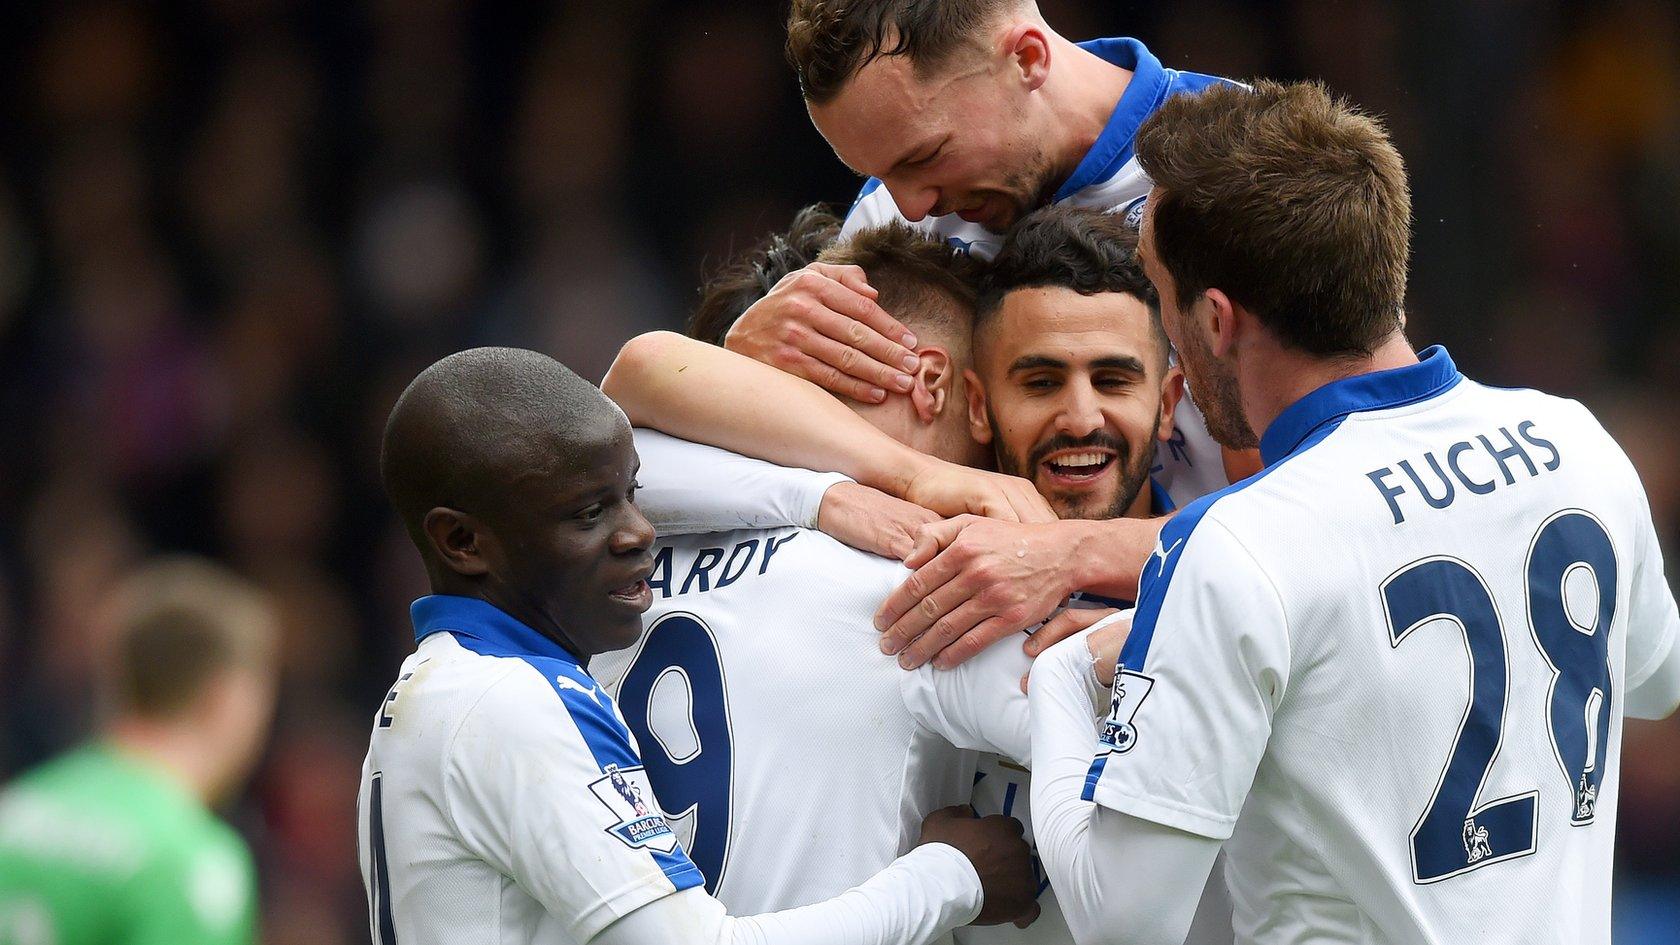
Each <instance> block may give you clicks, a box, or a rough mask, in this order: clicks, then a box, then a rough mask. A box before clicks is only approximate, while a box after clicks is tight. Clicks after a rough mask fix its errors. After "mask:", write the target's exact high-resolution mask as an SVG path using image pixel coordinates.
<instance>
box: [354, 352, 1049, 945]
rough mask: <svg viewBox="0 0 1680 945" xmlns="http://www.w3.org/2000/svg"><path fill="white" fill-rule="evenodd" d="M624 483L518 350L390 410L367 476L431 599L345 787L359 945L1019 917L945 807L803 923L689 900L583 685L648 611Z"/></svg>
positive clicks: (582, 394) (492, 357)
mask: <svg viewBox="0 0 1680 945" xmlns="http://www.w3.org/2000/svg"><path fill="white" fill-rule="evenodd" d="M636 467H637V459H636V452H635V448H634V446H633V444H632V440H631V434H630V427H629V424H628V422H627V421H626V420H625V419H624V415H623V414H622V413H621V412H620V411H618V410H617V408H616V407H614V406H613V404H612V402H611V401H609V400H607V399H606V397H604V396H603V395H602V394H601V393H600V391H598V390H596V389H595V388H594V387H593V386H591V385H590V384H588V383H587V382H585V381H583V380H582V379H580V378H579V377H577V375H575V374H573V373H572V372H570V371H568V370H567V369H566V368H564V367H563V366H561V365H560V364H559V363H558V362H556V361H554V360H552V359H550V358H547V357H545V356H543V355H540V354H536V353H534V352H530V351H521V350H515V349H507V348H478V349H474V350H471V351H465V352H461V353H459V354H456V355H452V356H450V357H448V358H445V359H443V360H442V361H439V362H438V363H436V364H434V365H432V366H431V367H430V368H428V369H426V370H425V371H424V372H422V373H421V374H420V376H419V377H418V378H416V379H415V380H414V382H413V383H412V384H410V385H409V387H408V389H407V390H406V391H404V392H403V394H402V396H401V397H400V398H399V399H398V401H397V405H396V407H395V408H394V409H393V411H392V413H391V417H390V420H389V421H388V423H387V425H386V429H385V436H384V443H383V450H382V456H381V472H382V475H383V478H384V482H385V488H386V492H387V494H388V495H389V496H390V499H391V502H392V504H393V505H394V506H395V507H396V509H397V511H398V513H399V514H400V515H401V516H402V519H403V523H404V525H405V526H406V527H407V529H408V532H409V535H410V537H411V538H412V539H413V540H414V543H415V546H416V548H417V549H418V550H419V552H420V556H421V558H422V560H423V561H424V562H425V566H426V573H427V577H428V579H429V580H430V583H431V587H432V591H433V593H432V595H431V596H428V597H424V598H421V599H420V600H418V601H416V602H415V604H414V608H413V616H414V628H415V638H416V641H417V644H418V645H417V648H416V651H415V653H414V654H413V655H411V656H410V657H409V658H408V659H407V660H406V661H404V663H403V666H402V669H401V671H400V673H399V675H398V678H397V682H396V684H395V685H394V686H392V688H391V691H390V693H389V694H388V695H387V696H386V699H385V702H384V704H383V705H382V706H381V708H380V711H379V712H378V714H377V715H376V717H375V719H374V725H373V737H372V741H371V744H370V746H369V748H368V756H367V760H366V762H365V763H364V765H363V770H362V784H361V791H360V794H359V797H358V805H359V809H360V812H361V816H360V829H359V833H360V849H361V857H360V859H361V867H362V876H363V880H364V883H365V886H366V889H367V893H368V899H369V907H370V918H371V922H372V933H373V941H374V943H375V945H394V943H396V942H398V941H401V942H403V943H428V942H437V943H442V942H461V941H486V940H489V941H518V942H532V943H557V945H562V943H563V945H581V943H585V942H600V943H603V945H632V943H635V945H647V943H661V942H685V943H695V942H699V943H749V942H750V943H763V945H775V943H793V942H799V943H808V945H812V943H814V945H851V943H881V945H885V943H889V942H892V943H900V942H914V943H925V942H930V941H932V940H933V939H935V938H937V937H939V936H941V935H943V934H945V933H946V932H948V931H950V930H951V929H952V928H954V927H956V926H958V925H962V924H964V923H967V922H969V921H971V920H973V921H978V922H983V923H985V922H1002V921H1013V920H1015V919H1017V918H1020V917H1023V916H1024V915H1026V914H1027V913H1028V910H1030V908H1031V907H1032V903H1033V894H1034V892H1035V891H1036V890H1035V884H1034V882H1033V879H1032V876H1031V872H1030V868H1029V866H1028V854H1027V848H1026V845H1025V843H1024V842H1023V841H1022V840H1021V838H1020V831H1019V827H1018V826H1017V825H1015V824H1014V823H1013V822H1010V821H1008V820H1007V819H1005V818H999V817H994V818H983V819H977V818H973V817H972V816H970V815H969V814H967V813H966V812H959V810H958V809H955V808H948V809H946V810H943V811H938V812H935V813H934V814H932V815H930V816H929V817H928V818H927V820H926V821H925V822H924V824H923V831H922V836H921V841H920V844H919V845H918V846H917V847H916V848H915V849H912V850H911V851H910V852H909V853H907V854H906V855H905V856H903V857H900V858H899V859H897V860H895V861H894V862H893V863H892V864H891V865H889V866H888V867H887V868H886V869H884V870H882V871H881V872H880V873H878V874H876V875H875V876H873V877H871V878H870V879H868V880H867V881H865V882H864V883H862V884H861V885H859V886H857V887H854V888H853V889H851V890H848V891H847V892H845V893H843V894H842V895H840V896H838V897H836V898H834V899H831V900H828V901H826V902H823V903H819V904H816V905H811V906H804V907H801V908H798V909H790V910H787V911H784V912H778V913H774V914H771V915H762V916H756V917H751V918H743V919H737V918H731V917H729V916H727V915H725V913H724V907H723V906H722V904H720V903H719V902H717V901H716V900H714V899H712V898H710V897H709V896H707V895H706V894H705V892H704V890H702V889H701V888H699V887H700V885H701V883H702V877H701V874H700V872H699V870H698V869H696V868H695V866H694V864H693V863H692V862H691V861H690V860H689V858H688V855H687V853H686V852H685V851H684V850H683V848H682V847H681V846H680V845H679V844H678V842H677V838H676V836H675V834H674V833H673V832H672V830H671V828H670V826H669V825H668V824H667V822H666V819H665V815H664V812H663V810H662V809H661V807H660V804H659V801H658V799H657V798H656V797H655V796H654V793H653V790H652V788H651V786H650V785H649V783H648V780H647V775H646V773H645V771H644V770H643V768H642V764H641V759H640V757H639V754H638V748H637V745H636V741H635V739H634V737H633V736H632V735H631V734H630V732H629V730H628V729H627V728H626V727H625V725H624V722H623V719H622V717H621V716H620V714H619V712H618V709H617V707H616V706H615V705H614V704H613V701H612V700H611V699H610V698H609V697H608V696H607V694H606V693H605V692H604V691H602V690H601V688H600V687H599V686H598V685H597V684H596V682H595V680H594V678H593V677H591V676H590V674H589V671H588V661H589V658H590V657H591V656H593V655H595V654H597V653H602V652H606V651H610V650H615V649H619V648H622V647H625V646H628V645H629V644H630V643H631V642H633V641H634V640H635V639H636V637H637V635H638V633H639V632H640V629H641V615H642V613H643V612H644V611H646V610H647V608H648V606H649V604H650V602H651V591H650V588H649V586H648V583H647V578H648V576H649V574H650V573H651V570H652V558H651V557H650V555H649V548H650V546H651V544H652V541H653V531H652V529H651V528H650V527H649V525H648V523H647V520H646V519H644V518H643V517H642V515H641V513H640V512H638V511H637V509H636V506H635V503H634V493H635V474H636Z"/></svg>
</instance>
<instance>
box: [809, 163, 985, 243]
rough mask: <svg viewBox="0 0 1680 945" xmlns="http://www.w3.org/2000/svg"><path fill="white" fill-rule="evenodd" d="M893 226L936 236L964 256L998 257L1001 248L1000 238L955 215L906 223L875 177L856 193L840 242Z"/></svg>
mask: <svg viewBox="0 0 1680 945" xmlns="http://www.w3.org/2000/svg"><path fill="white" fill-rule="evenodd" d="M894 222H897V223H902V224H904V225H905V226H908V227H910V228H912V229H915V230H920V231H921V232H923V233H927V234H928V235H930V236H936V237H938V238H939V239H941V240H944V241H945V242H946V243H947V244H949V245H951V246H953V247H955V248H957V249H959V250H962V251H963V252H965V253H971V254H974V255H977V256H979V257H981V258H983V259H990V258H991V257H993V256H995V255H997V251H998V249H999V248H1000V247H1001V246H1002V245H1003V237H1002V236H1000V235H999V234H997V233H993V232H992V231H990V230H988V229H986V228H985V227H983V226H981V225H980V224H978V223H969V222H968V221H967V220H964V219H963V218H962V217H959V216H957V215H956V214H954V213H947V214H945V215H944V216H938V217H935V216H926V217H923V218H921V219H920V220H916V221H914V222H912V221H910V220H906V219H905V218H904V215H903V214H901V213H899V212H898V204H896V203H894V202H893V199H892V194H891V193H889V192H888V191H887V188H886V187H884V186H882V185H881V181H880V180H879V179H878V178H874V177H871V178H870V179H869V180H867V181H865V182H864V184H863V187H862V188H861V189H860V190H859V191H858V196H857V199H856V200H855V201H853V202H852V208H851V209H850V210H849V211H847V213H846V220H845V222H844V224H843V225H842V226H841V228H840V238H841V239H846V238H848V237H851V236H852V235H853V234H856V233H857V232H859V231H860V230H868V229H872V228H874V227H878V226H886V225H887V224H889V223H894Z"/></svg>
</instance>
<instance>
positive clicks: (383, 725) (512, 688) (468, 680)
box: [375, 631, 615, 752]
mask: <svg viewBox="0 0 1680 945" xmlns="http://www.w3.org/2000/svg"><path fill="white" fill-rule="evenodd" d="M472 644H473V641H472V640H471V639H470V638H468V639H458V638H456V637H455V635H454V634H452V633H449V632H447V631H444V632H439V633H433V634H429V635H428V636H427V637H426V638H425V639H423V640H422V641H421V642H420V646H419V648H418V649H417V650H416V652H415V653H414V655H413V656H411V657H409V659H408V661H407V662H405V663H404V664H403V672H402V673H401V674H400V675H399V677H398V679H397V682H396V685H395V686H394V687H393V688H392V692H391V695H390V696H388V697H387V700H388V701H387V703H386V705H385V706H384V707H383V708H382V711H381V714H380V717H379V719H378V720H377V721H376V722H375V734H376V735H378V734H380V733H381V732H385V733H389V734H391V735H395V736H398V737H401V736H405V735H406V736H409V737H410V738H413V739H414V740H416V741H418V742H430V743H432V745H433V748H434V749H435V750H441V751H444V752H450V751H452V750H453V748H454V746H455V745H456V744H457V743H458V742H459V741H460V740H461V738H462V737H463V735H465V736H466V737H467V738H469V739H470V738H474V737H477V735H478V734H485V735H492V736H494V739H495V740H496V741H497V742H498V743H499V744H501V745H502V746H504V747H506V746H518V745H522V744H532V745H535V744H548V743H549V742H550V741H551V740H552V739H553V738H554V737H555V736H557V735H559V734H562V733H564V732H565V731H566V730H567V729H575V730H578V731H579V732H580V733H584V734H585V739H586V740H587V739H588V737H589V735H590V734H598V735H601V736H602V737H607V736H610V735H612V734H613V732H614V730H615V725H614V712H613V709H612V702H611V700H610V699H608V698H607V695H606V693H605V692H604V691H603V690H602V689H601V687H600V686H599V685H598V684H597V683H596V681H595V680H594V679H593V678H592V677H591V676H590V675H589V673H588V672H587V671H586V670H584V669H583V667H582V666H580V665H578V664H577V663H576V662H574V661H572V660H569V659H562V658H557V657H552V656H545V655H541V654H529V653H503V652H481V651H480V650H479V649H475V648H474V646H473V645H472ZM387 720H389V721H387Z"/></svg>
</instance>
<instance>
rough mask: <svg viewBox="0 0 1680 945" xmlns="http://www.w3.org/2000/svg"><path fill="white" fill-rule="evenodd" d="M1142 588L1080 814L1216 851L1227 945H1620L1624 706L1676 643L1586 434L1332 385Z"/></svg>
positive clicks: (1411, 390) (1570, 418) (1428, 364)
mask: <svg viewBox="0 0 1680 945" xmlns="http://www.w3.org/2000/svg"><path fill="white" fill-rule="evenodd" d="M1261 452H1262V454H1263V456H1264V457H1265V459H1266V464H1267V468H1266V470H1265V472H1264V473H1262V474H1261V475H1259V476H1256V477H1253V478H1250V479H1248V480H1245V481H1244V482H1243V483H1241V484H1239V485H1236V486H1233V487H1231V488H1230V489H1228V490H1226V491H1224V492H1221V493H1217V494H1215V495H1212V496H1208V497H1206V498H1204V499H1202V500H1200V501H1198V502H1196V503H1193V504H1191V505H1190V506H1188V507H1186V508H1185V509H1183V510H1181V511H1180V512H1179V514H1178V515H1177V516H1176V517H1175V518H1174V519H1173V520H1172V521H1171V522H1169V523H1168V524H1167V526H1166V528H1165V530H1164V531H1163V533H1162V535H1161V539H1160V541H1161V544H1160V545H1159V546H1158V547H1157V549H1156V553H1155V555H1154V556H1153V557H1151V558H1150V560H1149V562H1148V564H1147V565H1146V567H1145V570H1144V576H1143V586H1142V591H1141V600H1140V602H1139V605H1138V611H1137V616H1136V619H1135V622H1134V624H1133V628H1132V631H1131V636H1130V637H1129V639H1128V641H1127V643H1126V647H1125V649H1124V651H1123V652H1122V653H1121V656H1120V664H1121V670H1120V672H1119V673H1118V674H1117V677H1116V681H1115V687H1114V691H1113V700H1112V707H1111V711H1110V714H1109V717H1108V719H1107V721H1106V723H1105V724H1104V725H1103V727H1102V735H1101V739H1100V741H1099V746H1098V751H1099V754H1098V756H1097V758H1096V760H1095V762H1094V763H1093V765H1092V769H1091V773H1090V776H1089V779H1088V781H1087V786H1086V797H1087V798H1089V799H1094V800H1095V801H1096V802H1097V803H1099V804H1101V805H1103V806H1106V807H1110V808H1113V809H1115V810H1119V811H1123V812H1125V813H1127V814H1130V815H1132V816H1136V817H1142V818H1147V819H1149V820H1152V821H1156V822H1158V823H1162V824H1166V825H1169V826H1173V827H1177V828H1179V829H1182V830H1186V831H1190V832H1192V833H1196V834H1200V835H1203V836H1207V837H1213V838H1220V839H1223V838H1227V837H1228V838H1229V840H1228V841H1227V843H1226V844H1225V852H1226V854H1227V855H1228V857H1229V863H1230V868H1229V870H1228V872H1227V877H1228V880H1229V883H1230V887H1231V893H1232V897H1233V900H1234V902H1235V918H1234V921H1235V926H1236V931H1237V936H1238V939H1239V940H1240V941H1245V942H1297V941H1307V940H1311V941H1314V942H1338V943H1341V942H1345V943H1443V945H1446V943H1464V942H1477V943H1513V945H1515V943H1524V945H1528V943H1548V942H1549V943H1558V945H1564V943H1569V945H1581V943H1608V942H1609V940H1610V888H1611V863H1612V844H1613V839H1614V836H1615V828H1616V824H1615V820H1616V797H1617V785H1618V777H1617V773H1618V769H1619V762H1620V754H1621V732H1622V717H1623V705H1624V699H1625V698H1626V694H1627V693H1628V692H1630V691H1632V690H1634V689H1635V688H1637V687H1638V686H1639V685H1640V684H1641V683H1642V682H1644V681H1645V680H1646V679H1647V678H1649V677H1650V676H1651V675H1652V673H1653V672H1654V671H1655V669H1656V667H1657V666H1658V665H1659V664H1660V663H1661V662H1662V660H1663V659H1664V658H1665V657H1666V656H1667V655H1668V653H1669V650H1670V648H1671V647H1672V646H1673V645H1674V639H1675V635H1676V630H1677V626H1680V617H1677V616H1676V610H1675V603H1674V598H1673V596H1672V594H1671V592H1670V590H1669V587H1668V585H1667V584H1666V582H1665V580H1664V577H1663V573H1662V558H1661V552H1660V551H1659V549H1658V547H1657V541H1656V536H1655V534H1654V531H1653V527H1652V524H1651V515H1650V510H1649V507H1648V505H1647V502H1646V499H1645V494H1644V491H1643V489H1642V487H1641V485H1640V482H1639V479H1638V476H1637V475H1636V473H1635V472H1634V470H1633V467H1632V466H1631V464H1630V463H1629V462H1628V460H1627V458H1626V457H1625V456H1624V455H1623V453H1622V451H1621V450H1620V448H1618V447H1617V445H1616V443H1615V442H1614V441H1613V440H1612V439H1611V438H1610V436H1609V435H1608V434H1606V433H1605V432H1604V430H1603V429H1602V428H1601V427H1600V426H1599V424H1598V423H1597V421H1595V420H1594V419H1593V417H1592V416H1591V414H1589V413H1588V412H1587V411H1586V409H1585V408H1583V407H1581V406H1580V405H1579V404H1577V403H1574V402H1572V401H1567V400H1562V399H1559V398H1555V397H1550V396H1547V395H1544V394H1540V393H1536V392H1533V391H1520V390H1501V389H1496V388H1490V387H1485V386H1482V385H1480V384H1476V383H1474V382H1471V381H1468V380H1466V379H1465V378H1464V377H1463V376H1462V375H1460V374H1459V373H1458V371H1457V369H1456V368H1455V367H1454V365H1453V363H1452V360H1451V359H1450V358H1449V357H1448V355H1447V353H1446V352H1445V351H1444V350H1442V349H1439V348H1432V349H1430V350H1428V351H1425V352H1423V354H1422V360H1421V362H1420V363H1419V364H1417V365H1413V366H1408V367H1404V368H1400V369H1397V370H1391V371H1384V372H1379V373H1375V374H1368V375H1364V376H1359V377H1354V378H1350V379H1347V380H1343V381H1339V382H1336V383H1332V384H1329V385H1327V386H1325V387H1323V388H1321V389H1319V390H1318V391H1316V392H1314V393H1312V394H1310V395H1308V396H1307V397H1305V398H1303V399H1302V400H1301V401H1299V402H1297V403H1296V404H1294V405H1293V406H1291V407H1290V408H1288V409H1287V410H1285V411H1284V413H1283V414H1282V415H1281V416H1280V417H1279V418H1278V419H1277V420H1276V422H1274V423H1273V424H1272V425H1271V426H1270V428H1268V429H1267V431H1266V433H1265V435H1264V436H1263V437H1262V439H1261Z"/></svg>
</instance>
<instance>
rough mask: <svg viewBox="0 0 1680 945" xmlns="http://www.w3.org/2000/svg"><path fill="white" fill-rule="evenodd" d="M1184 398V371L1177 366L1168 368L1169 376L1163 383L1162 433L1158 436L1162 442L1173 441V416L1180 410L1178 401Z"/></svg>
mask: <svg viewBox="0 0 1680 945" xmlns="http://www.w3.org/2000/svg"><path fill="white" fill-rule="evenodd" d="M1183 396H1184V369H1183V368H1181V367H1179V366H1178V365H1176V364H1173V365H1169V366H1168V367H1167V376H1166V378H1165V379H1164V380H1162V381H1161V432H1160V433H1158V434H1156V436H1157V437H1159V438H1160V440H1161V442H1163V443H1165V442H1166V441H1168V440H1170V439H1172V435H1173V414H1174V412H1176V411H1177V410H1178V399H1179V398H1180V397H1183Z"/></svg>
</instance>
